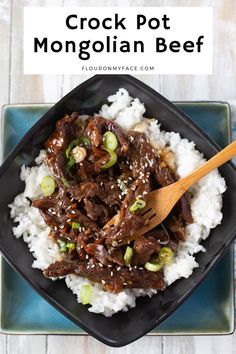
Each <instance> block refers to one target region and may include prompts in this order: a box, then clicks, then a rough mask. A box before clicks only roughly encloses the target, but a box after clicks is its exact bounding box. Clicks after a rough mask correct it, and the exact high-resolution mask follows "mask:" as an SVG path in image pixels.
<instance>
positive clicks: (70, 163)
mask: <svg viewBox="0 0 236 354" xmlns="http://www.w3.org/2000/svg"><path fill="white" fill-rule="evenodd" d="M74 164H75V159H74V157H73V156H71V155H70V156H69V160H68V162H67V165H66V168H67V170H68V171H70V169H71V167H72V166H74Z"/></svg>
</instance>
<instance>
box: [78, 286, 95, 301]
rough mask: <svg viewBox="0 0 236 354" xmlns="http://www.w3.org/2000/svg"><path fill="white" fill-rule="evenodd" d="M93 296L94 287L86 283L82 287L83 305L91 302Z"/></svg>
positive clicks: (81, 297)
mask: <svg viewBox="0 0 236 354" xmlns="http://www.w3.org/2000/svg"><path fill="white" fill-rule="evenodd" d="M92 297H93V288H92V285H90V284H84V285H82V286H81V289H80V300H81V303H82V304H83V305H88V304H90V302H91V300H92Z"/></svg>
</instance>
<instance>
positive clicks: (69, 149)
mask: <svg viewBox="0 0 236 354" xmlns="http://www.w3.org/2000/svg"><path fill="white" fill-rule="evenodd" d="M78 144H79V139H74V140H72V142H71V143H70V144H69V146H68V148H67V149H66V157H67V158H69V155H70V152H71V150H72V149H73V147H75V146H76V145H78Z"/></svg>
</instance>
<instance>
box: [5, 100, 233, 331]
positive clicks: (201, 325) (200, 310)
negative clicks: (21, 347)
mask: <svg viewBox="0 0 236 354" xmlns="http://www.w3.org/2000/svg"><path fill="white" fill-rule="evenodd" d="M177 106H178V107H179V108H180V109H182V110H183V111H184V112H185V113H187V114H188V115H189V116H190V117H191V118H192V119H193V120H194V121H195V122H196V123H197V124H198V125H200V126H201V128H203V130H205V132H207V133H208V134H209V135H210V136H211V137H212V138H213V139H214V140H215V141H216V142H217V143H218V144H219V145H220V146H222V147H223V146H225V145H227V144H228V143H229V141H230V112H229V106H228V104H226V103H220V102H182V103H180V102H179V103H177ZM50 107H51V105H47V104H46V105H45V104H35V105H10V106H5V107H4V109H3V115H2V124H3V125H2V127H3V137H2V143H3V156H4V157H6V155H7V154H8V153H9V151H10V150H11V149H12V148H13V147H14V146H15V145H16V143H17V142H18V141H20V139H21V138H22V136H23V135H24V134H25V133H26V132H27V131H28V130H29V128H30V127H31V126H32V125H33V124H34V123H35V122H36V121H37V120H38V119H39V118H40V117H41V116H42V115H43V114H44V113H45V112H46V111H48V110H49V108H50ZM0 294H1V322H0V325H1V326H0V329H1V331H2V332H4V333H27V334H35V333H46V334H48V333H50V334H56V333H59V334H85V332H84V331H83V330H81V329H80V328H79V327H78V326H76V325H75V324H74V323H73V322H71V321H70V320H68V319H67V318H66V317H64V316H63V315H62V314H61V313H59V312H58V311H57V310H56V309H55V308H54V307H52V306H51V305H50V304H49V303H48V302H46V301H45V300H44V299H43V298H42V297H41V296H40V295H38V294H37V293H36V292H35V291H34V290H33V289H32V288H31V287H30V286H29V285H28V283H27V282H26V281H25V280H24V279H23V278H22V277H21V276H20V275H19V274H17V273H16V272H15V271H14V270H13V269H12V268H11V267H10V266H9V265H8V263H7V262H5V261H4V260H2V268H1V292H0ZM233 329H234V289H233V247H231V249H230V252H228V254H227V255H226V256H224V258H223V259H222V260H221V261H220V262H219V263H218V265H217V266H216V267H215V268H214V270H212V271H211V272H210V273H209V275H208V276H207V277H206V279H205V280H204V281H203V282H202V284H201V285H200V286H199V288H198V289H197V290H196V291H195V292H194V293H193V294H192V295H191V296H190V297H189V298H188V299H187V300H186V301H185V302H184V303H183V304H182V305H181V306H180V307H179V308H178V309H177V310H176V311H175V312H174V313H173V314H172V315H171V316H170V317H169V318H168V319H167V320H165V321H164V322H163V323H162V324H161V325H159V326H158V328H156V329H154V330H153V331H152V332H151V333H150V334H153V335H163V334H171V335H177V334H179V335H183V334H228V333H232V332H233Z"/></svg>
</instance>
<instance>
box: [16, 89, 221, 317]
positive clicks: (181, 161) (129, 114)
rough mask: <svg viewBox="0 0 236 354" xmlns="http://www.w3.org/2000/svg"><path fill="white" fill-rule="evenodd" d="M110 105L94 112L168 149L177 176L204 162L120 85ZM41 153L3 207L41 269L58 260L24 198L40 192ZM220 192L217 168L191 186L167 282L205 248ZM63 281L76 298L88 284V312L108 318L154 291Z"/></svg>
mask: <svg viewBox="0 0 236 354" xmlns="http://www.w3.org/2000/svg"><path fill="white" fill-rule="evenodd" d="M108 102H111V104H110V105H103V106H102V108H101V111H100V112H99V113H100V114H101V115H103V116H104V117H106V118H109V119H113V120H114V121H115V122H116V123H118V124H120V125H121V126H122V128H123V129H124V130H126V131H127V130H129V129H135V130H139V131H140V130H141V131H143V132H145V134H146V135H147V137H148V139H149V140H150V142H151V144H152V145H153V147H154V148H155V149H162V148H164V147H168V148H169V149H170V150H171V151H172V153H173V155H174V159H175V168H176V172H177V175H178V176H179V177H184V176H186V175H187V174H189V173H190V172H191V171H193V170H194V169H196V168H197V167H198V166H200V165H201V164H203V163H204V161H205V159H204V157H203V155H202V154H201V153H200V152H199V151H197V150H196V149H195V144H194V143H193V142H189V141H188V140H187V139H181V137H180V135H179V134H178V133H173V132H165V131H163V130H161V129H160V125H159V124H158V123H157V121H154V120H152V121H151V120H146V119H144V118H143V114H144V112H145V107H144V104H143V103H141V102H140V100H139V99H138V98H135V99H133V98H132V97H130V96H129V93H128V92H127V91H126V90H125V89H120V90H119V91H118V92H117V93H116V94H115V95H113V96H110V97H108ZM44 156H45V151H43V150H42V151H41V153H40V155H39V156H38V157H37V159H36V160H35V162H36V166H34V167H31V168H30V167H25V166H22V169H21V175H20V178H21V179H22V181H24V182H25V190H24V192H23V193H21V194H19V195H18V196H16V198H15V200H14V202H13V203H12V204H10V205H9V207H10V208H11V212H10V216H11V218H13V219H14V221H15V222H16V223H18V225H17V226H15V227H14V228H13V233H14V235H15V237H17V238H19V237H21V236H22V237H23V239H24V241H25V242H27V244H28V247H29V249H30V251H31V252H32V253H33V256H34V258H35V260H34V262H33V264H32V267H34V268H39V269H41V270H44V269H46V268H47V267H48V266H49V264H51V263H52V262H54V261H55V260H60V259H62V257H61V255H60V252H59V248H58V245H57V244H56V243H54V242H53V241H52V240H51V239H50V237H49V228H48V227H47V225H46V224H45V222H44V220H43V219H42V217H41V215H40V213H39V211H38V209H36V208H34V207H32V206H30V202H29V199H30V200H33V199H35V198H38V197H40V196H42V191H41V188H40V182H41V180H42V178H43V176H45V175H49V174H50V173H49V170H48V168H47V167H46V166H45V164H44V163H43V157H44ZM225 190H226V185H225V181H224V179H223V178H222V177H221V176H220V174H219V172H218V170H215V171H213V172H211V173H210V174H209V175H207V176H206V177H204V178H202V179H201V180H200V181H199V182H198V183H196V184H195V185H194V186H193V187H192V188H191V189H190V192H191V195H192V199H191V209H192V215H193V218H194V223H193V224H190V225H188V226H187V227H186V235H187V239H186V242H184V243H181V244H180V246H179V248H178V254H177V256H176V257H174V260H173V262H172V263H171V264H170V265H166V266H165V269H164V276H165V281H166V283H167V284H168V285H169V284H171V283H173V282H174V281H175V280H177V279H179V278H181V277H184V278H188V277H189V276H190V275H191V274H192V272H193V269H194V268H196V267H198V264H197V262H196V260H195V257H194V254H195V253H197V252H199V251H205V249H204V248H203V246H202V245H201V244H200V242H201V240H203V239H206V238H207V237H208V235H209V233H210V230H211V229H212V228H214V227H216V226H217V225H218V224H220V223H221V219H222V213H221V208H222V193H224V191H225ZM65 282H66V285H67V286H68V287H69V288H70V289H71V290H72V292H73V293H74V294H75V295H76V296H77V299H78V302H80V289H81V287H82V285H84V284H91V285H92V286H93V298H92V301H91V307H90V308H89V311H91V312H95V313H102V314H104V315H105V316H111V315H112V314H114V313H116V312H118V311H127V310H128V309H129V308H132V307H134V306H135V299H136V297H139V296H145V295H148V296H152V295H153V294H155V293H156V290H152V289H149V290H146V291H145V290H143V289H132V290H123V291H122V292H120V293H119V294H112V293H109V292H107V291H105V290H104V289H103V288H102V286H101V285H100V284H94V283H91V282H90V281H89V280H87V279H85V278H82V277H79V276H77V275H68V276H66V277H65Z"/></svg>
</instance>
